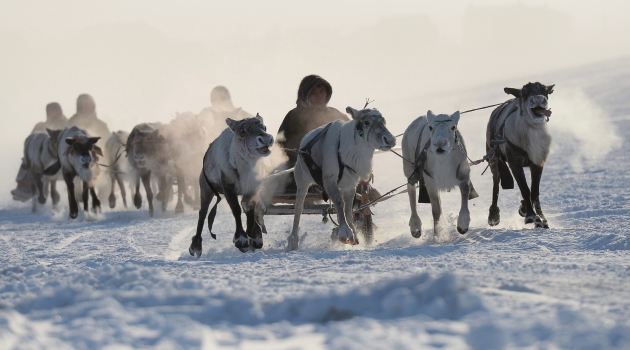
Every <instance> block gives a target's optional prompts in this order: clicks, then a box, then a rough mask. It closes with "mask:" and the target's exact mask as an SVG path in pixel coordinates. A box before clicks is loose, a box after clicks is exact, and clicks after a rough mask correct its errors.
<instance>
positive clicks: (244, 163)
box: [188, 114, 274, 257]
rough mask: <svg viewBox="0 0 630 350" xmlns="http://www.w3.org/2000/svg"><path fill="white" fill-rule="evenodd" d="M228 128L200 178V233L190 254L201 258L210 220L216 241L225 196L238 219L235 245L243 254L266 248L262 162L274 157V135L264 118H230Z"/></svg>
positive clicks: (212, 147) (205, 162)
mask: <svg viewBox="0 0 630 350" xmlns="http://www.w3.org/2000/svg"><path fill="white" fill-rule="evenodd" d="M225 122H226V123H227V125H228V128H226V129H225V130H224V131H223V132H222V133H221V135H219V137H217V139H216V140H214V141H213V142H212V143H211V144H210V146H209V147H208V150H207V151H206V154H205V156H204V158H203V168H202V170H201V174H200V175H199V187H200V193H201V209H200V210H199V221H198V222H197V233H196V234H195V236H193V238H192V242H191V244H190V248H189V249H188V252H189V253H190V255H193V256H195V255H196V256H197V257H200V256H201V252H202V239H201V232H202V231H203V224H204V221H205V219H206V216H207V217H208V230H209V231H210V235H211V236H212V238H214V239H216V235H214V234H213V233H212V224H213V223H214V218H215V215H216V211H217V204H218V203H219V201H220V200H221V197H220V196H219V194H224V195H225V199H226V200H227V202H228V204H229V206H230V209H231V210H232V214H233V215H234V220H235V221H236V232H235V233H234V238H233V240H232V242H233V243H234V245H235V246H236V248H238V249H239V250H240V251H241V252H246V251H248V250H249V249H250V248H253V249H261V248H262V246H263V238H262V229H261V226H260V224H259V223H260V222H261V220H257V219H256V216H257V215H258V214H256V213H255V208H256V204H257V201H258V200H259V191H260V187H261V183H262V176H263V175H264V174H263V173H264V171H263V165H262V164H261V163H262V162H259V160H260V159H261V158H262V157H266V156H268V155H270V154H271V146H273V141H274V140H273V136H271V135H269V134H267V132H266V131H267V127H266V126H265V124H264V122H263V118H262V117H261V116H260V115H258V114H257V115H256V116H255V117H253V118H246V119H243V120H234V119H231V118H227V119H226V120H225ZM239 195H240V196H243V198H242V202H243V205H244V208H243V209H244V210H245V216H246V218H247V223H246V224H247V226H246V229H243V223H242V221H241V206H240V205H239V202H238V196H239ZM214 196H217V202H216V203H215V205H214V207H213V208H212V210H211V211H210V215H208V207H209V206H210V202H211V201H212V198H213V197H214Z"/></svg>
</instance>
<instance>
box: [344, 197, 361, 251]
mask: <svg viewBox="0 0 630 350" xmlns="http://www.w3.org/2000/svg"><path fill="white" fill-rule="evenodd" d="M355 193H356V188H355V187H352V188H350V189H348V190H346V191H343V192H342V196H343V205H344V211H345V212H344V214H345V217H346V222H347V223H348V226H350V230H351V232H352V233H353V235H352V236H351V237H350V238H349V239H347V240H346V241H347V242H348V244H353V245H354V244H359V237H358V235H357V230H356V228H355V227H354V222H353V217H352V205H353V204H354V195H355Z"/></svg>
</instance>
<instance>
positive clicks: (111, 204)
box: [109, 174, 116, 209]
mask: <svg viewBox="0 0 630 350" xmlns="http://www.w3.org/2000/svg"><path fill="white" fill-rule="evenodd" d="M110 177H111V180H112V186H111V190H110V193H109V207H110V208H112V209H113V208H116V195H115V194H114V189H115V188H116V175H115V174H111V176H110Z"/></svg>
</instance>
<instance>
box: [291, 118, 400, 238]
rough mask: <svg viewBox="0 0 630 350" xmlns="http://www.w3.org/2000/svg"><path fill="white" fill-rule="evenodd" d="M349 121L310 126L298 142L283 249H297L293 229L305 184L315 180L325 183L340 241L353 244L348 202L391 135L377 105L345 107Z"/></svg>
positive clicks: (386, 147) (389, 145)
mask: <svg viewBox="0 0 630 350" xmlns="http://www.w3.org/2000/svg"><path fill="white" fill-rule="evenodd" d="M346 112H348V113H350V114H351V115H352V119H353V120H351V121H348V122H343V121H340V120H338V121H335V122H332V123H329V124H326V125H325V126H321V127H319V128H317V129H315V130H313V131H310V132H309V133H308V134H306V136H304V138H303V139H302V142H301V143H300V150H301V151H300V153H299V155H298V160H297V163H296V164H295V169H294V175H295V182H296V185H297V195H296V198H295V199H296V201H295V217H294V219H293V230H292V231H291V235H290V236H289V238H288V246H287V249H288V250H297V249H298V241H299V237H298V228H299V225H300V216H301V215H302V210H303V207H304V199H305V197H306V193H307V191H308V188H309V187H310V186H311V185H312V184H313V183H317V184H319V185H320V186H322V187H323V188H324V191H326V193H328V195H329V196H330V199H331V201H332V203H333V205H334V207H335V210H336V211H337V215H338V219H339V230H338V232H337V234H338V237H339V241H340V242H341V243H345V244H358V243H359V240H358V239H357V235H356V230H355V229H354V224H353V223H352V204H353V201H354V195H355V188H356V186H357V183H358V182H359V179H363V180H367V179H369V178H370V174H371V173H372V157H373V156H374V151H375V150H376V149H379V150H381V151H388V150H390V149H391V148H392V147H394V146H395V145H396V138H395V137H394V136H392V134H391V133H390V132H389V130H387V128H386V127H385V119H384V118H383V116H382V115H381V113H380V112H379V111H378V110H376V109H363V110H360V111H359V110H356V109H354V108H352V107H348V108H346Z"/></svg>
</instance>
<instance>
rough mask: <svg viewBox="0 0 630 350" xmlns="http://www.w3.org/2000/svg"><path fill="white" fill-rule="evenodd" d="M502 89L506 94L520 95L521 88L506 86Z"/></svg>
mask: <svg viewBox="0 0 630 350" xmlns="http://www.w3.org/2000/svg"><path fill="white" fill-rule="evenodd" d="M503 91H505V93H506V94H508V95H512V96H514V97H517V98H518V97H521V89H515V88H509V87H506V88H504V89H503Z"/></svg>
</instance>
